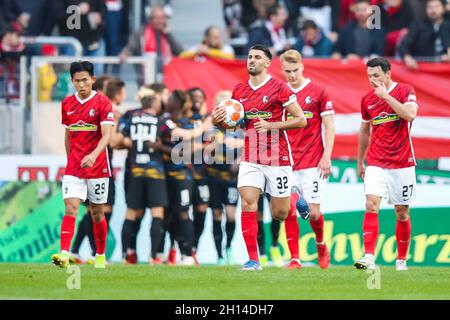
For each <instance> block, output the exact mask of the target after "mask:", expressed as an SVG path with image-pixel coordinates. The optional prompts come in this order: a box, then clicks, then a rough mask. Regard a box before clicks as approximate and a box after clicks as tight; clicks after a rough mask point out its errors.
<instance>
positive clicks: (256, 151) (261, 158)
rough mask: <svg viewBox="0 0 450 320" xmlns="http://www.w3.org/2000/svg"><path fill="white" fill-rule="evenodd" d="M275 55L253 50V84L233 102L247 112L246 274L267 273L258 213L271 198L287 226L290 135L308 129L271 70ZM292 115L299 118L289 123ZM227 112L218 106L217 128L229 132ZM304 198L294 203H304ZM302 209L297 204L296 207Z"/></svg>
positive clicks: (243, 166)
mask: <svg viewBox="0 0 450 320" xmlns="http://www.w3.org/2000/svg"><path fill="white" fill-rule="evenodd" d="M271 60H272V54H271V53H270V51H269V49H268V48H267V47H265V46H262V45H255V46H253V47H251V48H250V50H249V53H248V58H247V72H248V73H249V75H250V79H249V81H248V82H245V83H240V84H238V85H237V86H236V87H235V88H234V90H233V95H232V98H233V99H236V100H238V101H240V102H241V103H242V105H243V106H244V111H245V128H246V131H245V137H244V149H243V152H242V158H241V162H240V164H239V175H238V189H239V194H240V196H241V205H242V214H241V225H242V235H243V237H244V241H245V244H246V246H247V251H248V255H249V261H248V262H246V263H245V264H244V267H243V268H242V270H262V268H261V265H260V263H259V255H258V242H257V234H258V222H257V218H256V211H257V209H258V199H259V197H260V195H261V192H267V193H268V194H270V196H271V201H270V208H271V212H272V217H273V218H274V219H277V220H285V219H286V217H287V216H288V213H289V210H290V200H289V199H290V196H291V184H292V177H291V174H292V164H293V163H292V155H291V150H290V146H289V141H288V138H287V134H286V131H285V130H289V129H296V128H301V127H304V126H306V119H305V116H304V114H303V111H302V109H301V108H300V106H299V105H298V103H297V97H296V96H295V94H293V93H292V91H291V89H289V87H288V86H287V85H286V83H285V82H284V81H282V80H279V79H275V78H272V77H271V76H270V75H269V74H268V72H267V69H268V68H269V66H270V63H271ZM287 112H289V113H290V114H291V115H292V116H293V118H292V119H286V113H287ZM225 115H226V111H225V108H224V107H220V106H216V107H215V108H214V110H213V113H212V121H213V124H214V125H216V126H219V127H223V125H222V122H223V121H224V119H225ZM299 196H300V195H299V194H298V193H294V194H292V197H295V198H296V199H298V198H299ZM295 203H296V202H295Z"/></svg>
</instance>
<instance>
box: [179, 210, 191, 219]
mask: <svg viewBox="0 0 450 320" xmlns="http://www.w3.org/2000/svg"><path fill="white" fill-rule="evenodd" d="M180 219H181V220H189V211H182V212H180Z"/></svg>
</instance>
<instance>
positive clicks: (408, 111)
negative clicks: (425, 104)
mask: <svg viewBox="0 0 450 320" xmlns="http://www.w3.org/2000/svg"><path fill="white" fill-rule="evenodd" d="M372 86H373V87H374V88H375V90H374V93H375V95H376V96H377V97H379V98H380V99H383V100H384V101H386V102H387V103H388V104H389V106H390V107H391V108H392V109H393V110H394V111H395V113H396V114H398V116H399V117H400V118H402V119H404V120H406V121H409V122H411V121H413V120H414V119H415V118H416V116H417V109H418V106H417V104H416V103H414V102H407V103H401V102H399V101H398V100H397V99H395V98H394V97H393V96H391V95H390V94H389V93H388V90H387V88H386V84H385V83H384V82H381V81H372Z"/></svg>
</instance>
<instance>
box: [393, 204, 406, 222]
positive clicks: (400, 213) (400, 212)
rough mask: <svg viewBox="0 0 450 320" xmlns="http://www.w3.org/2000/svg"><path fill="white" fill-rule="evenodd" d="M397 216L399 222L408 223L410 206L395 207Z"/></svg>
mask: <svg viewBox="0 0 450 320" xmlns="http://www.w3.org/2000/svg"><path fill="white" fill-rule="evenodd" d="M395 215H396V217H397V220H399V221H407V220H408V219H409V207H408V206H395Z"/></svg>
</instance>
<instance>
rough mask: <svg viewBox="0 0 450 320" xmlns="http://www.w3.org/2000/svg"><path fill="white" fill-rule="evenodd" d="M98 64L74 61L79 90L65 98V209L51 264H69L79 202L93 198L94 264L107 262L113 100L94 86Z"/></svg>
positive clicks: (100, 265)
mask: <svg viewBox="0 0 450 320" xmlns="http://www.w3.org/2000/svg"><path fill="white" fill-rule="evenodd" d="M93 74H94V66H93V65H92V63H90V62H88V61H79V62H73V63H72V64H71V65H70V75H71V77H72V83H73V85H74V86H75V89H76V91H77V92H76V93H75V94H74V95H72V96H70V97H67V98H66V99H64V100H63V102H62V110H61V111H62V124H63V125H64V126H65V127H66V133H65V146H66V153H67V166H66V171H65V175H64V177H63V181H62V192H63V199H64V205H65V215H64V217H63V220H62V224H61V233H60V235H61V253H60V254H54V255H53V256H52V262H53V264H55V265H57V266H60V267H62V268H64V267H67V266H68V265H69V250H70V244H71V242H72V238H73V234H74V231H75V220H76V216H77V214H78V209H79V207H80V204H81V202H83V201H85V200H86V198H87V199H89V202H90V203H91V208H92V219H93V221H94V236H95V244H96V247H97V252H96V261H95V267H96V268H105V249H106V237H107V234H108V226H107V223H106V219H105V207H104V204H105V203H106V202H107V199H108V180H109V177H111V167H110V164H109V160H108V154H107V148H106V147H107V146H108V143H109V141H110V137H111V129H112V126H114V114H113V112H112V106H111V102H110V100H109V99H108V98H107V97H105V96H104V95H102V94H98V93H97V92H96V91H94V90H92V85H93V83H94V82H95V77H94V76H93Z"/></svg>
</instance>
